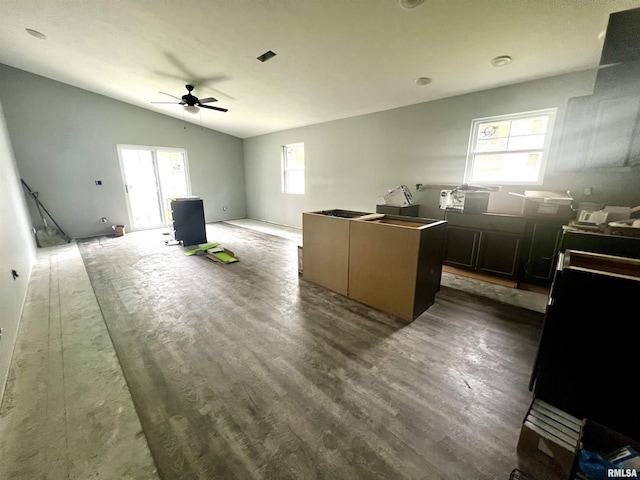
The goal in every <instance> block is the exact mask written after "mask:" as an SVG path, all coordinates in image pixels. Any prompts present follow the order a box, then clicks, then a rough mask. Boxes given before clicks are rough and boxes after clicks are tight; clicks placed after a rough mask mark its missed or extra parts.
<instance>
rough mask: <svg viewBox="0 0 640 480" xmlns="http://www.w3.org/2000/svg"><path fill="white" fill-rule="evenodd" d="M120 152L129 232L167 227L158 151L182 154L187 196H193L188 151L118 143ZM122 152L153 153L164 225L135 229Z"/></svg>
mask: <svg viewBox="0 0 640 480" xmlns="http://www.w3.org/2000/svg"><path fill="white" fill-rule="evenodd" d="M116 147H117V150H118V162H119V164H120V176H121V178H122V194H123V195H124V199H125V203H126V204H127V216H128V217H129V226H130V228H128V230H131V231H136V230H153V229H157V228H162V227H166V226H167V220H166V218H167V211H166V208H167V206H166V205H165V202H164V201H163V197H162V187H161V182H160V172H159V169H158V151H161V152H178V153H182V155H183V158H184V174H185V179H186V183H187V195H191V175H190V172H189V160H188V158H187V149H186V148H180V147H155V146H150V145H131V144H123V143H118V144H117V145H116ZM122 150H146V151H150V152H151V157H152V159H153V169H154V172H155V176H156V185H157V188H158V198H159V200H160V202H159V203H160V218H161V219H162V223H160V224H159V225H149V226H146V227H135V228H134V227H133V211H132V210H131V201H130V199H129V194H128V191H127V177H126V175H125V171H124V162H123V160H122Z"/></svg>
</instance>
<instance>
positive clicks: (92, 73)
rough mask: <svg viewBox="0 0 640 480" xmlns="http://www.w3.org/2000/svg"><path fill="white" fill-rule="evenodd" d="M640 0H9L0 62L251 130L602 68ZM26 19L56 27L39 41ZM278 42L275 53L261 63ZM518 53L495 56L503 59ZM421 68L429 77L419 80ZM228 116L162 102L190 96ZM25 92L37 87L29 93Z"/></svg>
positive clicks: (242, 133)
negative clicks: (619, 14) (616, 29)
mask: <svg viewBox="0 0 640 480" xmlns="http://www.w3.org/2000/svg"><path fill="white" fill-rule="evenodd" d="M636 7H640V0H425V1H424V3H422V4H420V5H418V6H415V7H414V8H403V7H402V6H401V4H400V3H399V1H398V0H208V1H201V0H135V1H134V0H119V1H114V0H91V1H86V0H0V18H1V19H2V28H1V29H0V63H4V64H7V65H10V66H13V67H16V68H19V69H22V70H27V71H29V72H33V73H36V74H39V75H43V76H45V77H49V78H51V79H54V80H58V81H60V82H64V83H67V84H70V85H73V86H76V87H79V88H83V89H86V90H89V91H92V92H96V93H99V94H101V95H106V96H108V97H112V98H114V99H117V100H121V101H123V102H127V103H130V104H133V105H137V106H140V107H143V108H147V109H150V110H153V111H156V112H159V113H162V114H165V115H170V116H174V117H176V118H180V119H183V118H184V119H185V120H187V121H190V122H193V123H196V124H202V125H203V126H205V127H208V128H212V129H215V130H218V131H221V132H225V133H229V134H231V135H235V136H238V137H241V138H246V137H250V136H255V135H260V134H265V133H269V132H274V131H278V130H284V129H290V128H294V127H299V126H304V125H310V124H315V123H320V122H326V121H330V120H335V119H339V118H346V117H351V116H356V115H362V114H367V113H372V112H377V111H381V110H388V109H392V108H397V107H402V106H406V105H411V104H416V103H421V102H426V101H430V100H434V99H439V98H444V97H450V96H454V95H459V94H463V93H468V92H474V91H479V90H484V89H488V88H492V87H497V86H501V85H506V84H511V83H517V82H522V81H526V80H532V79H537V78H542V77H547V76H551V75H556V74H561V73H567V72H572V71H578V70H584V69H589V68H593V67H596V66H597V65H598V61H599V59H600V52H601V50H602V44H603V39H604V31H605V30H606V26H607V21H608V17H609V14H610V13H611V12H614V11H619V10H626V9H629V8H636ZM25 29H33V30H36V31H38V32H40V33H42V34H44V35H45V36H46V39H38V38H35V37H33V36H31V35H29V34H28V33H27V32H26V30H25ZM267 51H273V52H274V53H276V56H275V57H273V58H271V59H270V60H268V61H265V62H261V61H259V60H258V59H257V57H259V56H260V55H262V54H263V53H265V52H267ZM502 55H508V56H510V57H511V59H512V61H511V63H509V64H508V65H505V66H502V67H495V66H492V65H491V63H490V61H491V59H492V58H494V57H497V56H502ZM419 77H428V78H430V79H431V82H430V83H428V84H426V85H422V86H420V85H416V83H415V80H416V79H417V78H419ZM186 84H192V85H194V86H195V90H194V92H193V93H194V94H195V95H196V96H198V97H200V98H203V97H215V98H217V100H218V101H217V102H215V103H211V104H210V105H214V106H219V107H224V108H227V109H228V110H229V111H228V112H226V113H223V112H219V111H214V110H200V111H199V112H198V113H195V114H192V113H188V112H185V111H184V110H183V108H182V107H181V106H179V105H175V104H155V103H152V102H161V101H169V102H172V101H173V99H172V98H171V97H169V96H167V95H163V94H162V93H159V92H165V93H168V94H171V95H174V96H176V97H181V96H182V95H184V94H186V90H185V85H186ZM24 94H25V95H28V94H29V93H28V92H24Z"/></svg>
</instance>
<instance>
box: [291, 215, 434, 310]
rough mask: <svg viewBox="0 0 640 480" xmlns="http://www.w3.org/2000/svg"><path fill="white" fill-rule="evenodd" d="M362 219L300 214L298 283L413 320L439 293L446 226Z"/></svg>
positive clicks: (414, 220)
mask: <svg viewBox="0 0 640 480" xmlns="http://www.w3.org/2000/svg"><path fill="white" fill-rule="evenodd" d="M365 215H368V214H365V213H362V212H351V211H347V210H325V211H321V212H309V213H303V222H302V224H303V227H302V239H303V240H302V241H303V247H302V252H303V253H302V254H303V264H304V269H303V278H304V279H305V280H308V281H311V282H313V283H317V284H319V285H322V286H324V287H326V288H329V289H331V290H333V291H335V292H338V293H340V294H342V295H345V296H347V297H349V298H352V299H354V300H356V301H359V302H361V303H364V304H366V305H369V306H372V307H374V308H377V309H379V310H382V311H384V312H387V313H391V314H393V315H396V316H398V317H400V318H402V319H404V320H407V321H413V320H414V319H415V318H417V317H418V316H419V315H420V314H422V313H423V312H424V311H425V310H426V309H427V308H429V307H430V306H431V305H432V304H433V303H434V300H435V294H436V293H437V291H438V290H439V288H440V277H441V273H442V253H443V246H444V237H445V226H446V221H443V220H431V219H425V218H413V217H402V216H390V215H384V216H382V217H381V218H373V219H368V220H367V219H362V220H360V219H359V218H360V217H361V216H365Z"/></svg>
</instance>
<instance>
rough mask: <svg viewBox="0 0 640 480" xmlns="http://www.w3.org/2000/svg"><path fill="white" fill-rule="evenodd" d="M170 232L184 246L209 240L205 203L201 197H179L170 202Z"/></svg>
mask: <svg viewBox="0 0 640 480" xmlns="http://www.w3.org/2000/svg"><path fill="white" fill-rule="evenodd" d="M169 207H170V209H169V215H170V218H171V220H170V222H169V233H170V234H171V236H172V237H173V238H174V239H175V241H176V242H179V243H181V244H182V245H184V246H189V245H199V244H202V243H206V242H207V233H206V230H205V222H204V205H203V202H202V199H201V198H199V197H178V198H173V199H171V201H170V202H169Z"/></svg>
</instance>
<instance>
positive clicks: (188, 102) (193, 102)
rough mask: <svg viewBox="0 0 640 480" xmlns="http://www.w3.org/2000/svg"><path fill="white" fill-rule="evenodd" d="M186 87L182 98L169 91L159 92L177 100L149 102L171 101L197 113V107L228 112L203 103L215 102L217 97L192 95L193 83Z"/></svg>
mask: <svg viewBox="0 0 640 480" xmlns="http://www.w3.org/2000/svg"><path fill="white" fill-rule="evenodd" d="M185 87H186V88H187V92H188V93H187V94H186V95H183V96H182V98H179V97H176V96H175V95H171V94H170V93H165V92H160V93H161V94H163V95H168V96H170V97H172V98H175V99H176V100H178V101H177V102H151V103H171V104H174V105H182V106H183V107H184V109H185V110H186V111H187V112H190V113H197V112H198V107H200V108H208V109H210V110H218V111H220V112H228V109H226V108H221V107H212V106H211V105H204V104H205V103H212V102H217V101H218V99H217V98H213V97H207V98H198V97H196V96H195V95H192V94H191V92H192V91H193V88H194V87H193V85H185Z"/></svg>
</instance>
